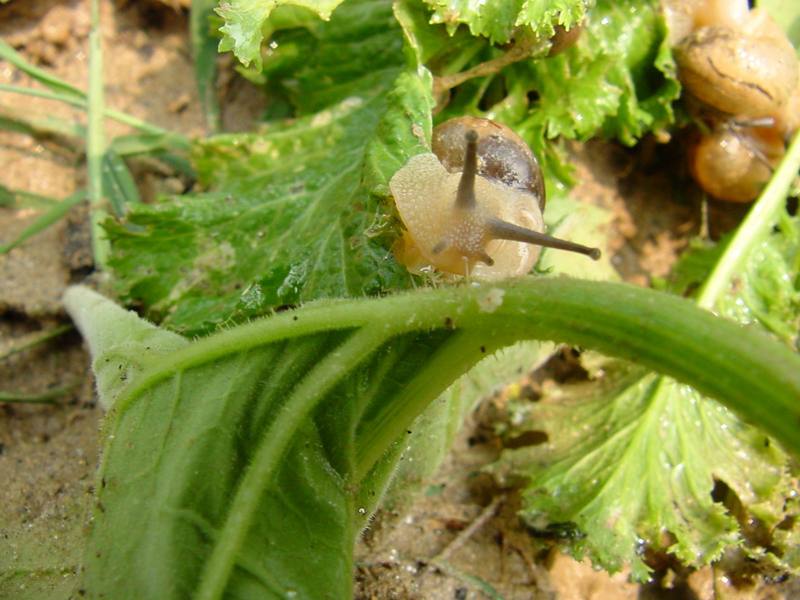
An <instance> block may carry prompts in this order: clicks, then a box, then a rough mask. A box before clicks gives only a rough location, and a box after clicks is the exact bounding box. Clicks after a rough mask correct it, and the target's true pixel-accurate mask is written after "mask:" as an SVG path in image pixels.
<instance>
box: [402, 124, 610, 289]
mask: <svg viewBox="0 0 800 600" xmlns="http://www.w3.org/2000/svg"><path fill="white" fill-rule="evenodd" d="M432 145H433V150H434V153H425V154H418V155H416V156H413V157H411V159H410V160H409V161H408V162H407V163H406V164H405V166H403V167H402V168H401V169H400V170H398V171H397V173H395V174H394V176H393V177H392V179H391V180H390V182H389V188H390V190H391V192H392V195H393V196H394V200H395V204H396V206H397V211H398V213H399V215H400V219H401V220H402V221H403V224H404V225H405V227H406V232H405V233H404V236H403V242H402V248H400V249H399V250H397V251H396V254H397V256H398V259H399V260H400V261H401V262H403V264H405V265H406V266H407V267H409V268H410V269H412V270H422V269H423V268H424V267H425V266H431V267H434V268H436V269H438V270H440V271H445V272H447V273H454V274H457V275H467V274H469V275H471V276H474V277H475V278H477V279H486V280H492V279H503V278H506V277H515V276H521V275H525V274H526V273H528V271H530V270H531V268H532V267H533V265H534V264H535V263H536V260H537V259H538V257H539V252H540V250H539V248H538V247H535V246H531V244H536V245H538V246H549V247H554V248H561V249H565V250H571V251H574V252H580V253H583V254H586V255H588V256H591V257H592V258H594V259H595V260H597V259H598V258H599V256H600V251H599V250H597V249H596V248H587V247H586V246H581V245H579V244H574V243H572V242H567V241H564V240H558V239H556V238H552V237H550V236H547V235H545V234H543V233H541V232H542V231H543V230H544V221H543V219H542V207H543V206H544V183H543V180H542V176H541V171H540V169H539V165H538V163H537V162H536V159H535V158H534V156H533V153H532V152H531V151H530V149H529V148H528V147H527V146H526V145H525V143H524V142H523V141H522V139H521V138H520V137H519V136H517V135H516V134H515V133H514V132H512V131H511V130H510V129H508V128H507V127H503V126H502V125H498V124H497V123H493V122H492V121H488V120H486V119H476V118H474V117H461V118H458V119H452V120H450V121H447V122H446V123H443V124H442V125H440V126H438V127H437V128H436V129H435V130H434V132H433V144H432Z"/></svg>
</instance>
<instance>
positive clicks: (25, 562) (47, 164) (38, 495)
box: [0, 0, 791, 600]
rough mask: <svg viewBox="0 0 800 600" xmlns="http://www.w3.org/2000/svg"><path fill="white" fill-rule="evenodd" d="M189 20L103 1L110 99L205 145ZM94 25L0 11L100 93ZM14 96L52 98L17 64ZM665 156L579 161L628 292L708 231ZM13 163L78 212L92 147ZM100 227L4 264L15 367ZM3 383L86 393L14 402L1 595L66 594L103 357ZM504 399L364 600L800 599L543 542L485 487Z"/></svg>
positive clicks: (22, 4) (149, 191)
mask: <svg viewBox="0 0 800 600" xmlns="http://www.w3.org/2000/svg"><path fill="white" fill-rule="evenodd" d="M187 5H188V2H184V1H178V0H175V1H165V2H155V1H149V2H133V1H129V2H126V1H115V2H112V1H111V0H103V1H101V16H102V21H103V40H102V43H103V49H104V61H105V62H104V76H105V90H106V94H107V96H106V102H107V104H108V105H109V106H113V107H114V108H117V109H120V110H123V111H125V112H128V113H130V114H132V115H134V116H137V117H140V118H142V119H144V120H146V121H148V122H151V123H154V124H156V125H160V126H163V127H165V128H168V129H172V130H177V131H180V132H183V133H185V134H187V135H201V134H203V133H204V125H203V119H202V115H201V111H200V104H199V101H198V98H197V93H196V91H195V84H194V79H193V69H192V62H191V52H190V49H189V42H188V37H187V13H186V6H187ZM88 15H89V6H88V1H86V0H22V1H12V2H10V3H9V4H3V5H2V6H0V36H2V39H3V40H4V41H6V42H7V43H9V44H10V45H12V46H13V47H14V48H15V49H17V50H18V51H19V52H21V53H22V54H23V55H24V56H25V57H26V58H27V59H28V60H29V61H31V62H33V63H34V64H36V65H38V66H40V67H42V68H44V69H47V70H48V71H51V72H53V73H55V74H57V75H58V76H59V77H61V78H63V79H65V80H66V81H68V82H69V83H71V84H73V85H75V86H76V87H78V88H81V89H85V88H86V84H87V35H88V32H89V17H88ZM220 60H221V61H222V62H224V61H225V60H227V59H225V58H221V59H220ZM0 82H2V83H13V84H17V85H29V86H32V87H39V86H38V85H37V84H36V83H35V82H32V81H31V80H30V79H29V78H28V77H26V76H24V75H23V74H21V73H20V72H19V71H17V70H16V69H14V68H12V67H11V66H9V65H7V64H5V63H0ZM221 93H222V94H224V95H225V102H224V103H223V106H224V107H225V108H224V114H223V123H224V128H225V129H227V130H245V129H247V128H248V127H249V126H250V124H251V123H252V122H253V121H254V120H255V118H256V117H257V115H258V114H259V112H260V110H261V108H262V102H263V100H262V98H261V96H260V94H259V93H258V92H257V91H255V90H254V89H253V88H251V87H250V86H249V85H248V84H247V83H245V82H244V81H242V80H241V79H239V78H228V81H226V83H225V86H224V89H223V90H222V91H221ZM15 113H24V114H26V115H27V116H29V117H30V116H40V117H46V116H56V117H60V118H64V119H70V120H73V121H75V122H77V123H83V122H85V117H84V115H83V114H82V113H81V112H80V111H77V110H73V109H71V108H69V107H67V106H65V105H63V104H61V103H55V102H51V101H47V100H44V99H39V98H30V97H22V96H14V95H11V94H7V93H2V94H0V115H3V114H6V115H8V114H15ZM107 126H108V132H107V133H108V135H109V136H114V135H118V134H121V133H125V132H126V129H125V127H123V126H121V125H119V124H117V123H114V122H111V121H109V122H108V123H107ZM648 143H649V142H648ZM651 146H652V148H651V151H650V152H644V153H642V152H639V153H637V154H633V153H632V152H631V151H629V150H626V149H622V148H618V147H615V146H609V145H608V144H600V143H590V144H586V145H583V146H579V145H575V146H574V147H573V148H572V152H573V155H574V157H575V162H576V164H577V165H578V173H577V175H578V179H579V180H580V181H581V184H580V185H579V186H578V187H577V188H576V189H575V190H574V192H573V194H575V195H576V196H577V197H580V198H582V199H585V200H587V201H590V202H593V203H596V204H598V205H600V206H603V207H606V208H609V209H611V210H612V211H613V214H614V217H615V218H614V223H613V228H614V229H613V237H612V241H611V250H612V251H613V264H614V266H615V267H616V268H617V270H618V271H619V273H620V274H621V276H622V277H623V278H624V279H626V280H628V281H631V282H634V283H637V284H640V285H647V284H649V283H650V281H651V279H652V278H653V277H663V276H664V275H666V274H667V273H668V271H669V269H670V267H671V265H672V264H673V263H674V261H675V259H676V256H677V254H678V253H679V252H680V251H681V250H682V249H683V248H684V247H685V246H686V244H687V243H688V240H689V239H690V237H692V236H694V235H697V234H698V233H700V232H701V231H704V229H703V228H704V227H706V224H704V220H703V218H702V217H701V215H702V214H703V211H702V210H701V203H700V201H699V197H698V196H697V195H696V194H691V193H690V194H688V196H687V193H686V190H687V189H691V187H687V182H686V175H685V173H683V171H682V169H680V168H670V169H667V170H665V169H663V168H662V167H663V165H664V163H665V162H666V163H668V164H672V165H675V164H681V163H680V160H679V158H678V157H676V156H675V155H673V154H671V151H670V150H664V149H663V148H657V147H655V145H654V144H651ZM648 155H649V158H648V159H647V161H646V162H643V159H642V158H641V157H642V156H648ZM0 165H2V166H3V168H2V169H0V184H2V185H4V186H6V187H8V188H11V189H22V190H26V191H29V192H32V193H36V194H41V195H44V196H50V197H56V198H63V197H66V196H67V195H69V194H70V193H72V192H74V191H75V190H76V189H78V188H79V187H81V186H82V185H83V181H84V169H85V165H84V164H83V158H82V148H81V147H80V146H79V145H78V146H75V147H73V148H69V147H67V148H65V147H64V145H63V144H56V143H53V142H52V141H45V140H41V139H34V138H32V137H30V136H28V135H24V134H15V133H9V132H5V131H2V132H0ZM134 171H135V174H136V177H137V182H138V183H139V184H140V186H141V189H142V191H143V195H144V196H145V197H146V198H149V197H152V196H154V195H155V194H156V193H157V192H158V191H159V190H161V189H169V188H170V186H171V185H174V182H170V181H169V178H165V177H164V175H163V173H157V172H153V171H152V170H151V169H148V167H147V165H141V164H135V165H134ZM665 173H670V175H666V174H665ZM742 210H743V209H740V208H738V207H736V208H735V209H732V208H731V206H730V205H724V206H717V205H710V206H709V210H708V219H707V221H706V223H707V225H708V229H710V231H711V234H712V235H717V234H718V233H719V231H720V230H722V229H725V228H726V227H729V226H730V223H731V222H735V219H736V218H737V217H738V216H740V215H741V212H742ZM38 214H40V213H39V210H38V209H36V208H26V207H23V208H0V240H7V239H9V238H10V237H11V236H12V234H13V233H14V232H18V231H19V230H20V229H21V228H22V227H24V226H26V225H27V224H29V223H31V222H32V220H33V219H35V218H36V216H37V215H38ZM85 223H86V218H85V211H84V212H81V210H80V209H75V210H74V214H72V215H70V218H69V219H66V220H62V221H61V222H60V223H58V224H57V225H55V226H53V227H51V228H50V229H48V230H47V231H46V232H45V233H43V234H41V235H39V236H37V237H36V238H34V239H33V240H32V241H30V242H28V243H26V244H24V245H22V246H21V247H18V248H16V249H14V250H12V251H11V252H10V253H8V254H7V255H4V256H0V281H2V284H1V285H0V356H3V355H4V353H5V352H6V351H7V350H8V349H10V348H12V347H16V346H18V345H19V344H21V343H22V342H24V341H25V340H29V339H31V337H32V336H35V335H37V334H38V333H39V332H43V331H48V330H52V329H53V328H54V327H56V326H57V325H58V324H60V323H66V322H67V320H66V317H65V315H64V312H63V309H62V307H61V302H60V298H61V295H62V293H63V291H64V289H65V287H66V286H67V285H69V284H70V283H73V282H75V281H80V280H81V279H82V278H83V277H85V276H86V273H87V272H88V270H89V269H90V267H91V264H90V260H91V259H90V258H89V257H90V256H91V253H90V249H89V247H88V234H87V231H86V227H85ZM0 382H1V383H0V392H3V391H14V392H17V393H26V394H38V393H44V392H47V391H48V390H52V389H54V388H59V387H63V386H68V387H69V388H70V389H69V391H68V393H66V394H64V395H63V396H62V397H60V398H59V399H58V401H57V402H56V403H55V404H16V403H15V404H10V403H5V404H2V403H0V482H3V483H2V485H0V573H3V572H4V571H6V572H8V573H10V574H9V575H7V576H6V577H5V578H4V577H3V576H2V575H0V596H2V597H17V598H23V597H29V598H45V597H48V598H49V597H53V598H64V597H68V596H69V592H70V589H71V587H70V586H71V585H72V578H70V577H69V575H70V574H71V573H73V571H74V568H75V565H76V564H78V562H79V557H76V556H72V555H71V554H70V550H69V548H70V545H69V540H70V539H72V538H74V537H75V536H80V535H81V533H82V532H81V528H80V527H76V526H75V525H74V523H75V522H76V519H74V518H72V517H74V515H75V514H76V513H79V514H85V510H86V506H87V500H88V498H89V497H90V495H91V493H92V486H93V477H94V476H93V473H94V470H95V468H96V465H97V460H98V451H99V448H98V443H99V433H98V429H99V426H100V422H101V419H102V412H101V410H100V409H99V408H98V407H97V405H96V402H95V395H94V388H93V381H92V378H91V374H90V369H89V358H88V355H87V353H86V351H85V349H84V348H83V346H82V343H81V340H80V338H79V336H78V335H77V334H76V333H75V332H67V333H64V334H61V335H60V336H58V337H56V338H54V339H52V340H51V341H49V342H47V343H45V344H40V345H38V346H36V347H35V348H33V349H30V350H26V351H24V352H20V353H17V354H15V355H13V356H11V357H7V358H5V359H4V360H2V361H0ZM496 401H497V398H487V399H486V400H485V401H484V402H483V403H482V404H481V405H480V406H479V407H478V409H476V412H475V413H474V414H473V415H472V416H471V418H470V419H469V420H468V422H467V423H466V424H465V426H464V430H463V432H462V434H461V435H460V437H459V438H458V440H457V442H456V445H455V447H454V448H453V450H452V452H451V453H450V455H449V457H448V459H447V460H446V462H445V464H443V465H442V467H441V469H440V470H439V472H438V473H437V475H436V476H435V478H434V479H433V480H432V481H431V482H430V485H429V486H428V487H427V490H428V492H429V493H424V494H422V495H421V496H420V498H419V500H418V501H416V502H415V503H414V504H413V506H411V507H410V508H409V510H408V511H407V512H403V513H402V514H399V513H395V514H386V513H382V514H379V515H378V516H377V518H376V520H375V521H374V522H373V523H372V525H371V527H370V528H369V530H368V531H367V533H366V535H365V536H364V540H363V541H362V542H361V543H360V545H359V548H358V567H357V573H356V586H357V587H356V589H357V596H358V597H359V598H365V599H366V598H376V599H384V598H386V599H389V598H433V599H438V598H442V599H444V598H448V599H451V598H455V599H460V598H480V597H483V596H484V595H487V592H486V591H485V590H486V589H487V588H483V591H481V584H482V583H483V584H488V585H490V586H492V587H493V588H494V589H495V590H496V591H497V592H498V593H499V594H500V595H502V597H503V598H507V599H515V598H520V599H522V598H559V599H563V600H590V599H591V600H613V599H628V598H630V599H633V598H697V599H706V598H713V597H715V590H716V594H717V596H718V597H723V596H721V595H720V594H721V592H724V593H725V595H724V597H725V598H744V597H758V598H780V597H786V598H789V597H791V595H790V592H789V591H787V589H786V588H785V586H786V585H787V584H784V588H778V587H775V586H773V587H769V586H765V587H763V588H759V589H758V590H755V589H750V590H736V589H734V588H733V587H731V586H730V585H727V584H726V582H725V580H724V578H722V577H721V576H719V575H718V574H715V573H714V572H713V571H712V570H711V569H710V568H708V569H704V570H702V571H699V572H697V573H674V572H672V571H668V570H665V571H664V572H663V573H659V578H658V579H657V580H656V581H655V583H653V584H651V585H649V586H645V587H642V586H636V585H633V584H631V583H628V582H627V581H626V578H625V574H624V573H623V574H618V575H615V576H609V575H607V574H606V573H603V572H597V571H594V570H593V569H592V568H591V565H589V564H587V563H586V562H583V563H579V562H576V561H574V560H572V559H571V558H569V557H567V556H565V555H563V554H560V553H559V552H558V551H557V549H555V547H554V546H549V545H547V544H543V543H541V542H537V541H535V540H534V539H533V538H532V537H531V536H530V535H528V534H527V533H526V532H525V531H524V529H523V528H522V527H521V525H520V522H519V519H518V518H517V516H516V509H517V507H518V505H519V499H518V498H517V497H516V495H515V493H514V492H513V491H510V490H500V489H497V488H496V487H495V486H494V484H493V482H492V481H491V480H490V479H489V478H488V476H484V475H476V473H478V472H479V470H480V468H481V467H482V466H483V465H486V464H487V463H488V462H490V461H492V460H493V459H494V458H496V456H497V454H498V451H499V445H498V442H497V440H496V439H495V438H493V437H492V436H491V435H488V434H487V433H486V432H487V418H488V417H487V415H488V414H490V413H491V410H487V407H491V406H492V405H493V403H495V402H496ZM77 522H80V520H77ZM11 540H13V542H12V541H11ZM31 548H38V549H39V550H38V552H37V551H35V550H34V551H32V550H31ZM42 549H45V550H46V552H45V551H44V550H42ZM46 553H50V556H47V554H46ZM53 556H57V557H58V561H57V562H59V563H60V564H61V565H62V569H63V573H64V575H65V576H66V577H65V584H64V587H63V588H56V589H52V588H50V589H46V590H38V589H23V588H22V587H20V582H21V581H22V576H23V575H24V573H25V572H27V571H30V570H34V571H36V570H37V569H43V568H46V566H47V567H48V568H49V567H51V566H52V565H53V563H54V561H53ZM45 558H47V560H45ZM15 572H16V573H18V574H20V578H19V579H15V574H14V573H15Z"/></svg>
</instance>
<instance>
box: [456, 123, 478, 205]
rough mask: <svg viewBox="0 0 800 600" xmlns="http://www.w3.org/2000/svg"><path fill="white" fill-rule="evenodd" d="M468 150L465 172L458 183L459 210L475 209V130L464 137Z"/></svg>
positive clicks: (476, 163)
mask: <svg viewBox="0 0 800 600" xmlns="http://www.w3.org/2000/svg"><path fill="white" fill-rule="evenodd" d="M464 137H465V139H466V140H467V149H466V150H465V152H464V170H463V171H462V172H461V179H459V181H458V192H457V193H456V206H457V207H459V208H475V204H476V201H475V176H476V175H477V174H478V134H477V133H476V132H475V130H474V129H470V130H469V131H467V133H466V135H465V136H464Z"/></svg>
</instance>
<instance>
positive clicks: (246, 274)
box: [106, 1, 433, 333]
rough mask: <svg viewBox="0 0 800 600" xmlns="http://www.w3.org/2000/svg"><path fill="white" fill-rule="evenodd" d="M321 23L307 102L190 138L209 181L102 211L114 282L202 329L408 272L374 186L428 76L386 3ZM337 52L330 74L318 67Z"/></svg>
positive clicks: (426, 106)
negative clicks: (290, 114) (113, 213)
mask: <svg viewBox="0 0 800 600" xmlns="http://www.w3.org/2000/svg"><path fill="white" fill-rule="evenodd" d="M319 30H320V31H319V39H320V44H321V47H322V48H323V50H324V51H321V52H319V53H317V54H315V55H314V56H313V57H309V59H308V60H307V61H306V62H307V66H306V67H305V68H304V70H303V71H302V72H299V73H297V74H296V79H295V81H296V83H297V89H298V94H299V96H300V97H302V98H303V100H301V101H299V103H300V108H301V111H302V112H307V111H316V112H313V114H311V115H308V116H305V117H303V118H300V119H296V120H290V121H285V122H280V123H272V124H270V125H268V126H266V127H265V128H264V129H263V130H262V131H261V132H260V133H252V134H231V135H224V136H218V137H213V138H210V139H208V140H203V141H198V142H197V143H196V145H195V152H194V159H195V165H196V168H197V173H198V177H199V179H200V181H201V183H202V184H203V185H204V186H206V187H208V188H210V189H211V190H212V191H210V192H207V193H203V194H194V195H188V196H182V197H175V198H171V199H168V200H164V201H162V202H160V203H157V204H155V205H136V206H135V207H131V210H130V212H129V214H128V217H127V220H126V222H123V223H118V222H114V221H108V222H107V223H106V229H107V231H108V236H109V239H110V241H111V244H112V255H111V260H110V265H111V267H112V268H113V269H114V273H115V275H116V279H117V285H118V290H119V292H120V294H121V295H122V297H123V298H124V299H125V300H126V301H135V302H139V303H142V304H143V305H144V306H145V307H146V308H147V309H148V310H149V313H148V314H150V315H151V316H152V317H153V318H155V319H157V320H164V322H165V324H166V325H168V326H169V327H171V328H173V329H176V330H179V331H182V332H187V333H201V332H207V331H209V330H211V329H213V328H214V327H216V326H219V325H220V324H223V323H229V322H231V321H242V320H246V319H248V318H250V317H252V316H254V315H258V314H264V313H266V312H268V311H270V310H273V309H274V308H276V307H280V306H286V305H295V304H297V303H299V302H304V301H308V300H312V299H315V298H321V297H342V296H351V297H352V296H363V295H374V294H380V293H383V292H385V291H387V290H392V289H402V288H406V287H409V286H410V285H411V277H410V275H409V274H408V272H407V271H406V269H405V268H404V267H402V266H400V265H399V264H398V263H397V262H396V261H395V260H394V258H393V257H392V255H391V244H392V243H393V241H394V239H395V238H396V225H395V224H394V221H393V217H392V210H393V209H392V207H391V206H390V205H387V204H386V200H385V198H384V197H383V196H385V195H386V193H387V192H388V185H387V182H388V179H389V178H390V177H391V174H392V173H394V171H395V170H397V168H399V167H400V166H401V165H402V164H404V163H405V161H406V160H407V159H408V157H409V156H411V155H413V154H417V153H419V152H420V151H422V150H423V149H424V148H425V145H424V144H426V138H428V137H429V135H430V112H431V109H432V106H433V100H432V98H431V81H430V75H429V74H428V73H427V71H425V70H424V69H420V70H417V69H416V68H414V69H413V71H411V70H406V69H405V68H404V64H405V57H404V56H403V51H402V33H401V31H400V29H399V27H398V26H397V24H396V22H395V21H394V20H393V19H392V15H391V6H390V5H388V4H386V3H383V2H374V1H362V2H350V3H348V4H347V5H344V6H342V7H341V8H340V9H339V10H338V11H337V12H336V15H335V16H334V18H333V19H332V20H331V22H330V23H327V24H323V25H321V26H320V28H319ZM337 39H347V40H351V41H349V42H348V43H347V44H341V43H339V42H337V41H336V40H337ZM337 43H338V44H339V46H338V48H339V49H338V50H336V51H335V52H333V51H332V52H331V53H329V52H328V51H327V50H325V49H326V48H329V47H330V48H333V47H335V46H336V44H337ZM338 64H341V66H340V67H337V68H339V71H338V78H337V79H334V78H331V77H328V76H326V75H323V73H326V72H327V70H329V69H332V68H334V66H335V65H338ZM315 82H316V83H315Z"/></svg>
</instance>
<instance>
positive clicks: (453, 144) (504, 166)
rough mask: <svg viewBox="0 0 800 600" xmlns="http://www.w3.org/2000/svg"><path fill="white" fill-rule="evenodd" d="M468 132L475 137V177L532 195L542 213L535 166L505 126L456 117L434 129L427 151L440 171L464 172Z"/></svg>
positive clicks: (519, 140) (540, 184) (539, 177)
mask: <svg viewBox="0 0 800 600" xmlns="http://www.w3.org/2000/svg"><path fill="white" fill-rule="evenodd" d="M469 130H472V131H474V132H475V133H477V134H478V175H483V176H484V177H486V178H488V179H494V180H497V181H501V182H502V183H504V184H506V185H507V186H509V187H512V188H515V189H518V190H522V191H527V192H529V193H531V194H533V196H534V197H535V199H536V202H538V204H539V208H540V209H541V210H544V203H545V190H544V180H543V179H542V170H541V169H540V168H539V163H538V162H537V161H536V157H535V156H534V155H533V152H531V149H530V148H528V145H527V144H526V143H525V140H523V139H522V138H521V137H519V136H518V135H517V134H516V133H515V132H514V131H513V130H512V129H510V128H508V127H506V126H505V125H501V124H500V123H495V122H494V121H490V120H489V119H480V118H478V117H459V118H457V119H450V120H449V121H445V122H444V123H442V124H441V125H437V126H436V127H435V128H434V130H433V137H432V139H431V149H432V150H433V153H434V154H435V155H436V156H437V157H439V160H440V161H441V162H442V164H443V165H444V168H445V169H447V170H448V171H449V172H450V173H460V172H461V171H463V170H464V148H465V143H464V136H465V135H466V133H467V131H469Z"/></svg>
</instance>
